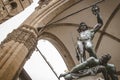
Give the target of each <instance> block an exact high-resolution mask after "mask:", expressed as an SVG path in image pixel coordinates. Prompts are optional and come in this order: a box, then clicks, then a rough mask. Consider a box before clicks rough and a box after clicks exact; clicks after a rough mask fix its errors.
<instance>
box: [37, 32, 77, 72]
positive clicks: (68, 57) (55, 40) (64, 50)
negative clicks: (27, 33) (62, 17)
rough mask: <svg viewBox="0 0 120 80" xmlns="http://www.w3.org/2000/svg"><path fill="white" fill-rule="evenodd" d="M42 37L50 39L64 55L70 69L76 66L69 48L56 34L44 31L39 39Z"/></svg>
mask: <svg viewBox="0 0 120 80" xmlns="http://www.w3.org/2000/svg"><path fill="white" fill-rule="evenodd" d="M40 39H45V40H48V41H50V42H51V43H52V44H53V45H54V46H55V48H56V49H57V50H58V52H59V53H60V55H61V56H62V58H63V60H64V62H65V64H66V66H67V68H68V70H71V69H72V68H73V66H75V63H74V61H73V59H72V57H71V55H70V53H69V51H68V50H67V48H66V47H65V45H64V44H63V43H62V42H61V41H60V39H59V38H57V37H56V36H55V35H53V34H51V33H49V32H43V33H42V34H41V35H40V36H39V40H40Z"/></svg>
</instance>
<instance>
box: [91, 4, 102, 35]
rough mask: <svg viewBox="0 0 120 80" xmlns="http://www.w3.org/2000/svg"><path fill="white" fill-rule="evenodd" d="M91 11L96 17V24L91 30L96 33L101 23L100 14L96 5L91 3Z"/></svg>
mask: <svg viewBox="0 0 120 80" xmlns="http://www.w3.org/2000/svg"><path fill="white" fill-rule="evenodd" d="M92 13H93V14H94V15H95V16H96V17H97V24H96V25H95V27H94V29H93V31H94V32H95V33H96V32H97V31H98V30H99V29H100V28H101V27H102V25H103V20H102V18H101V16H100V8H99V7H98V6H97V5H93V7H92Z"/></svg>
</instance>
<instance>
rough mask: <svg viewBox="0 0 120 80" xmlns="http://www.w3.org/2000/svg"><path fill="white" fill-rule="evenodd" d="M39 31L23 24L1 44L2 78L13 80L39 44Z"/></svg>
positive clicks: (3, 79)
mask: <svg viewBox="0 0 120 80" xmlns="http://www.w3.org/2000/svg"><path fill="white" fill-rule="evenodd" d="M37 35H38V34H37V31H36V30H35V29H34V28H32V27H30V26H28V25H22V26H21V27H20V28H18V29H15V30H13V32H12V33H10V34H8V36H7V38H6V39H5V40H4V41H3V42H2V43H1V45H0V80H13V79H15V78H16V76H18V74H19V72H20V70H21V69H22V67H23V65H24V63H25V62H26V60H27V59H28V58H29V57H30V55H31V53H32V52H33V51H34V49H35V47H36V45H37V41H38V40H37Z"/></svg>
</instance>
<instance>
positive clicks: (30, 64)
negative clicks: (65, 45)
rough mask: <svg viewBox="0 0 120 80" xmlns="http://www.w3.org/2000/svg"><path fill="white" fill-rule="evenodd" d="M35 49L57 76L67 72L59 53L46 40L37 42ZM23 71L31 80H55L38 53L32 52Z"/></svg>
mask: <svg viewBox="0 0 120 80" xmlns="http://www.w3.org/2000/svg"><path fill="white" fill-rule="evenodd" d="M37 47H38V48H39V50H40V51H41V53H42V54H43V55H44V56H45V58H46V59H47V61H48V62H49V63H50V64H51V66H52V67H53V69H54V71H55V72H56V73H57V75H58V76H59V75H60V74H61V73H64V71H65V70H67V67H66V65H65V63H64V61H63V59H62V57H61V56H60V53H59V52H58V51H57V49H56V48H55V47H54V46H53V45H52V44H51V43H50V42H49V41H48V40H43V39H42V40H39V42H38V45H37ZM24 69H25V70H26V72H27V73H28V74H29V75H30V77H31V78H32V80H40V79H42V80H48V79H49V80H57V77H56V76H55V74H54V73H53V72H52V70H51V69H50V67H49V66H48V64H47V63H46V62H45V60H44V58H43V57H42V56H41V55H40V53H39V52H38V51H34V53H33V54H32V56H31V58H30V59H29V60H28V61H27V62H26V64H25V65H24ZM61 80H64V79H61Z"/></svg>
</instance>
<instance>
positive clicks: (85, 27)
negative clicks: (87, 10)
mask: <svg viewBox="0 0 120 80" xmlns="http://www.w3.org/2000/svg"><path fill="white" fill-rule="evenodd" d="M79 27H80V30H81V31H85V30H87V29H88V26H87V25H86V24H85V23H83V22H82V23H80V26H79Z"/></svg>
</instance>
